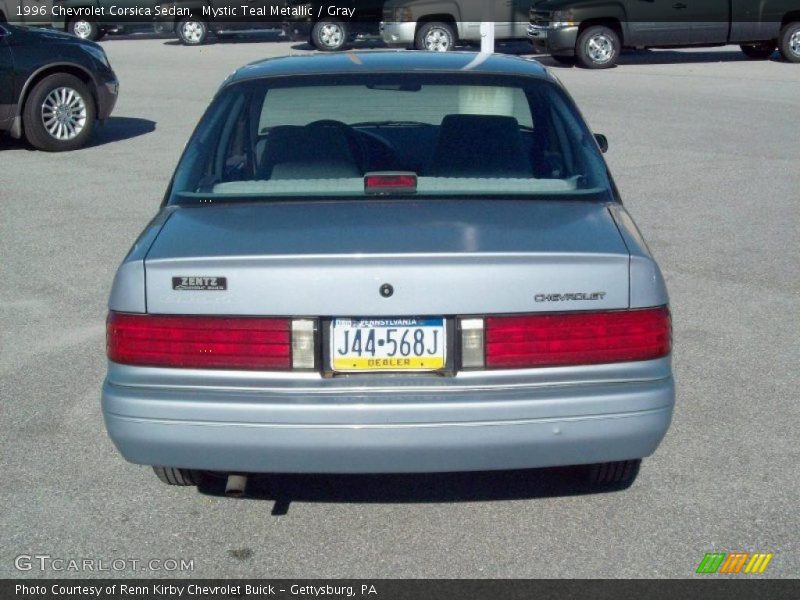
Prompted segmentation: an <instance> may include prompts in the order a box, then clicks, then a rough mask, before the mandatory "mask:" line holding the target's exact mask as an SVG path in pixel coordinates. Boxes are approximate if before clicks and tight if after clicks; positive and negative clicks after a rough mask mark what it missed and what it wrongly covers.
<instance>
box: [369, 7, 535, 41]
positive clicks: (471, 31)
mask: <svg viewBox="0 0 800 600" xmlns="http://www.w3.org/2000/svg"><path fill="white" fill-rule="evenodd" d="M530 8H531V0H506V1H501V2H486V1H485V0H388V1H387V2H386V3H385V4H384V6H383V22H382V23H381V25H380V29H381V37H383V41H384V42H385V43H386V44H387V45H389V46H395V47H406V48H410V47H413V48H416V49H417V50H431V51H438V52H446V51H448V50H452V49H453V48H454V47H455V46H456V45H458V44H459V43H474V42H478V41H480V39H481V32H480V25H481V23H480V22H481V21H494V23H495V38H496V39H498V40H512V39H525V37H526V35H527V26H528V16H529V13H530Z"/></svg>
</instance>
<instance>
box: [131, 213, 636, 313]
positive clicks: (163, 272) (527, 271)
mask: <svg viewBox="0 0 800 600" xmlns="http://www.w3.org/2000/svg"><path fill="white" fill-rule="evenodd" d="M628 269H629V255H628V251H627V248H626V246H625V244H624V242H623V240H622V238H621V237H620V234H619V231H618V230H617V227H616V225H615V224H614V221H613V219H612V218H611V216H610V214H609V212H608V210H607V208H606V206H605V205H604V204H602V203H595V202H580V201H530V200H527V201H521V200H514V201H498V200H461V201H451V200H435V201H407V200H406V201H399V200H385V201H376V200H370V201H364V200H361V201H317V202H298V201H286V202H265V203H248V204H231V205H215V206H201V207H183V208H179V209H176V210H175V212H174V213H173V214H172V216H171V217H170V218H169V219H168V221H167V223H166V224H165V225H164V227H163V229H162V230H161V232H160V234H159V236H158V238H157V239H156V241H155V242H154V244H153V246H152V247H151V249H150V251H149V253H148V256H147V259H146V261H145V270H146V297H147V310H148V312H150V313H158V314H187V315H190V314H229V315H274V316H359V317H370V316H420V315H473V314H474V315H484V314H503V313H527V312H541V311H571V310H600V309H606V310H607V309H623V308H627V307H628ZM189 278H194V279H192V280H190V279H189ZM223 278H224V281H223ZM212 279H216V280H217V281H216V282H214V281H211V280H212ZM188 283H191V284H192V285H185V284H188ZM211 284H215V285H211ZM385 284H389V285H390V286H391V287H392V291H393V293H392V294H391V295H390V296H389V297H386V293H385V289H384V293H383V294H382V293H381V288H382V287H383V286H384V285H385ZM223 288H224V289H223Z"/></svg>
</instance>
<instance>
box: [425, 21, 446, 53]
mask: <svg viewBox="0 0 800 600" xmlns="http://www.w3.org/2000/svg"><path fill="white" fill-rule="evenodd" d="M451 45H452V40H451V39H450V33H449V32H448V31H445V30H444V29H441V28H439V27H434V28H433V29H431V30H430V31H428V33H427V34H426V35H425V49H426V50H429V51H430V52H447V51H448V50H450V46H451Z"/></svg>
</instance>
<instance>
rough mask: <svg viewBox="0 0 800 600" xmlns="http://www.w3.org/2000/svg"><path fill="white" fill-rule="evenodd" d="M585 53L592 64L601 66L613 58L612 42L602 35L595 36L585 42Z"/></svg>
mask: <svg viewBox="0 0 800 600" xmlns="http://www.w3.org/2000/svg"><path fill="white" fill-rule="evenodd" d="M586 53H587V54H588V55H589V58H590V59H591V60H592V62H594V63H596V64H598V65H603V64H605V63H607V62H609V61H610V60H612V59H613V58H614V41H613V40H612V39H611V38H610V37H608V36H607V35H606V34H604V33H598V34H595V35H593V36H592V37H590V38H589V39H588V40H587V42H586Z"/></svg>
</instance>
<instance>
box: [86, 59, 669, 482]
mask: <svg viewBox="0 0 800 600" xmlns="http://www.w3.org/2000/svg"><path fill="white" fill-rule="evenodd" d="M606 147H607V142H606V140H605V138H604V137H603V136H600V135H593V134H592V133H591V132H590V130H589V129H588V127H587V125H586V124H585V122H584V120H583V118H582V117H581V115H580V113H579V111H578V110H577V108H576V106H575V104H574V103H573V101H572V100H571V99H570V97H569V95H568V94H567V93H566V91H565V90H564V89H563V87H562V86H561V85H560V84H559V83H558V82H557V80H555V79H554V78H553V77H552V76H551V75H550V74H549V73H548V72H547V71H546V70H545V69H543V68H542V67H541V66H539V65H538V64H537V63H535V62H532V61H527V60H523V59H519V58H511V57H500V56H488V55H478V54H471V53H450V54H444V55H442V54H433V53H431V54H428V53H402V52H400V53H398V52H372V53H347V54H340V55H330V56H314V57H290V58H283V59H277V60H267V61H263V62H260V63H256V64H252V65H249V66H246V67H244V68H242V69H240V70H239V71H237V72H236V73H234V74H233V75H232V76H231V77H229V78H228V79H227V80H226V81H225V83H224V84H223V86H222V87H221V89H220V90H219V92H218V94H217V95H216V97H215V98H214V100H213V102H212V104H211V106H210V107H209V109H208V110H207V112H206V114H205V116H204V117H203V118H202V120H201V122H200V124H199V125H198V127H197V129H196V131H195V133H194V134H193V136H192V138H191V140H190V142H189V144H188V145H187V148H186V150H185V152H184V155H183V157H182V158H181V160H180V163H179V165H178V168H177V170H176V172H175V175H174V177H173V179H172V181H171V182H170V185H169V189H168V191H167V194H166V197H165V200H164V203H163V206H162V209H161V210H160V212H159V213H158V215H156V217H155V218H154V219H153V221H152V222H151V223H150V224H149V225H148V226H147V227H146V229H145V230H144V232H143V233H142V234H141V236H140V237H139V239H138V240H137V241H136V243H135V244H134V246H133V248H132V249H131V251H130V253H129V254H128V256H127V257H126V258H125V260H124V261H123V263H122V265H121V266H120V268H119V270H118V272H117V275H116V279H115V281H114V286H113V290H112V293H111V299H110V303H109V307H110V313H109V317H108V358H109V363H108V374H107V378H106V380H105V383H104V385H103V392H102V403H103V414H104V417H105V422H106V426H107V429H108V432H109V434H110V436H111V438H112V440H113V441H114V443H115V444H116V446H117V447H118V448H119V450H120V452H121V453H122V455H123V456H124V457H125V458H126V459H127V460H129V461H131V462H134V463H138V464H143V465H152V466H154V467H155V470H156V473H157V474H158V475H159V477H160V478H161V479H162V480H163V481H165V482H167V483H171V484H177V485H191V484H194V483H197V482H198V481H199V480H200V478H201V477H205V476H211V475H222V476H226V477H229V484H230V485H229V487H230V488H231V489H232V491H234V492H236V491H237V490H238V491H241V486H242V485H243V483H242V482H243V478H242V476H241V474H246V473H267V472H294V473H386V472H395V473H397V472H442V471H470V470H490V469H523V468H534V467H550V466H559V465H585V468H584V471H585V473H587V475H588V477H589V480H590V481H591V482H593V483H595V484H606V485H613V486H619V487H625V486H627V485H629V484H630V483H631V482H632V481H633V479H634V478H635V476H636V473H637V472H638V469H639V464H640V461H641V459H642V458H643V457H646V456H648V455H650V454H651V453H653V452H654V451H655V450H656V448H657V446H658V445H659V443H660V442H661V440H662V438H663V437H664V435H665V433H666V431H667V428H668V427H669V424H670V419H671V415H672V410H673V404H674V384H673V378H672V372H671V363H670V354H671V323H670V313H669V309H668V298H667V292H666V289H665V286H664V281H663V279H662V276H661V273H660V271H659V269H658V266H657V265H656V263H655V262H654V260H653V258H652V257H651V255H650V253H649V251H648V249H647V246H646V245H645V242H644V241H643V240H642V237H641V235H640V234H639V232H638V230H637V229H636V226H635V225H634V222H633V220H632V219H631V217H630V216H629V214H628V213H627V212H626V210H625V208H624V207H623V205H622V203H621V200H620V198H619V196H618V192H617V189H616V187H615V185H614V183H613V181H612V179H611V176H610V174H609V172H608V168H607V166H606V164H605V161H604V160H603V156H602V153H603V152H604V151H605V149H606ZM230 474H234V475H233V476H230Z"/></svg>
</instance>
